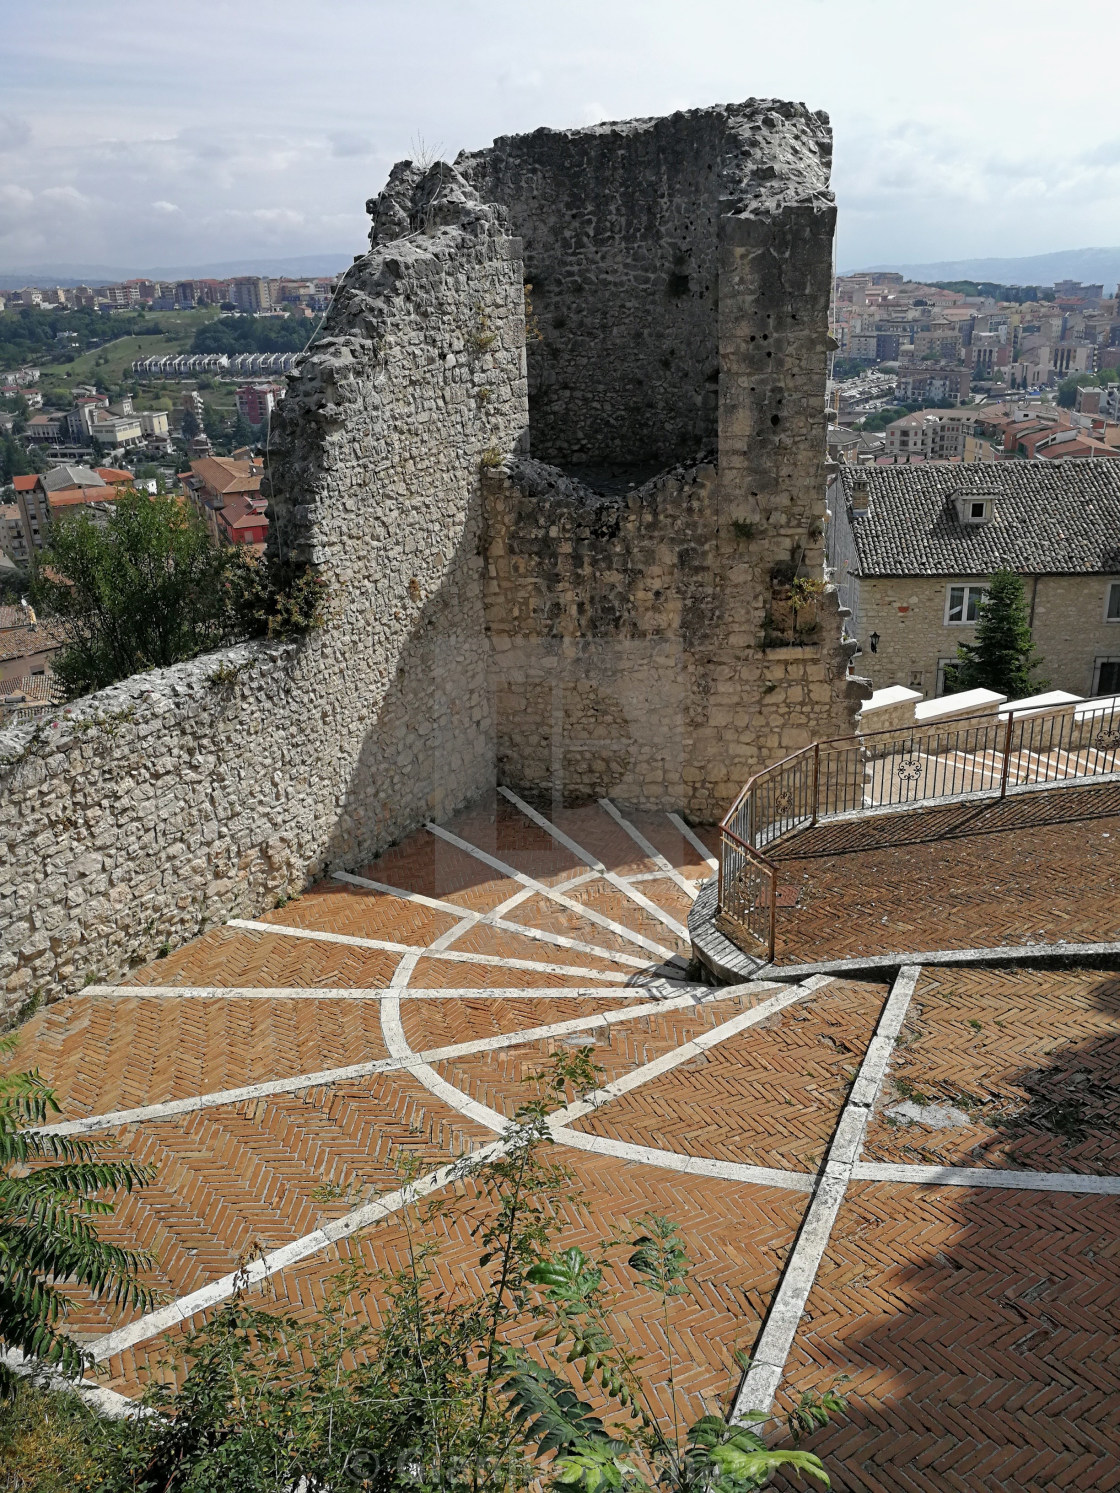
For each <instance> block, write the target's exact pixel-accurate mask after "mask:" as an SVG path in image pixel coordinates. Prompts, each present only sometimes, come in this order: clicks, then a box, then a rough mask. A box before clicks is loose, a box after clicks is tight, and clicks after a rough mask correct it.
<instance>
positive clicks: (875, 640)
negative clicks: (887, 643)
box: [867, 632, 879, 653]
mask: <svg viewBox="0 0 1120 1493" xmlns="http://www.w3.org/2000/svg"><path fill="white" fill-rule="evenodd" d="M867 641H868V642H869V643H870V644H871V651H872V653H878V651H879V634H878V633H877V632H873V633H872V634H871V636H870V637H869V638H868V640H867Z"/></svg>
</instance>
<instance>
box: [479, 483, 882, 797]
mask: <svg viewBox="0 0 1120 1493" xmlns="http://www.w3.org/2000/svg"><path fill="white" fill-rule="evenodd" d="M720 502H721V487H720V481H719V474H718V473H717V471H716V470H715V468H714V467H712V466H710V465H705V466H698V467H692V468H676V469H674V470H671V471H669V472H665V473H663V474H661V475H660V476H659V477H656V478H654V479H653V480H652V481H650V482H649V483H647V484H645V485H644V486H643V487H641V488H637V489H635V490H634V491H633V492H631V493H628V494H626V495H625V496H615V497H609V496H604V495H602V494H597V493H594V492H592V491H591V490H590V489H588V488H586V487H583V486H582V485H581V484H579V483H577V482H575V481H574V480H572V479H570V478H565V477H563V476H561V475H560V474H559V473H558V472H557V471H556V469H555V468H553V467H548V466H545V465H543V464H542V463H539V462H535V461H524V460H522V461H518V462H514V463H512V464H511V465H510V466H509V468H508V469H507V470H506V471H503V472H500V473H494V474H492V475H489V476H488V477H487V480H486V484H485V513H486V559H487V580H486V616H487V625H488V627H489V630H490V638H491V642H492V645H493V648H494V662H493V671H494V680H495V725H496V730H497V758H498V773H499V779H500V780H501V781H503V782H506V783H509V784H510V785H511V786H514V787H517V788H519V789H521V790H523V791H525V792H527V793H528V794H529V795H530V796H538V797H543V798H546V799H548V798H550V799H551V800H552V801H553V802H570V801H578V800H579V799H581V798H589V797H599V796H603V795H607V796H610V797H612V798H614V799H616V800H617V801H618V802H619V803H621V804H624V805H627V806H631V807H636V808H646V809H656V808H659V809H684V810H685V811H686V812H687V813H688V814H690V815H691V816H692V817H693V818H694V819H696V820H697V821H699V822H701V823H712V822H713V821H715V820H716V819H718V818H719V817H720V816H721V815H722V814H723V813H724V812H725V811H726V809H727V808H728V806H729V804H730V803H731V800H732V799H733V798H734V796H735V794H736V793H737V792H738V790H739V789H740V788H741V787H742V785H743V783H744V782H745V781H746V779H747V778H748V777H749V776H750V774H751V773H752V772H753V771H754V770H755V769H756V768H758V767H761V766H764V765H765V764H766V763H767V762H773V761H775V760H777V759H778V758H781V757H783V756H785V755H786V754H787V753H789V752H791V751H795V750H796V749H797V748H798V747H800V746H804V745H806V744H807V743H808V742H810V741H812V740H813V739H814V738H816V737H820V736H833V735H842V734H845V733H846V732H848V731H850V730H851V729H852V722H853V719H854V716H853V712H854V710H855V709H856V708H857V705H858V701H859V699H860V697H861V695H862V694H863V693H866V690H865V689H864V688H863V686H862V684H861V683H860V682H858V681H849V680H846V679H845V672H846V668H847V658H848V654H849V652H850V649H848V648H843V647H841V646H840V645H839V641H838V636H839V619H838V616H837V604H836V598H835V594H834V593H828V594H826V595H825V596H823V597H822V598H821V600H820V603H819V621H818V626H817V629H816V632H815V635H814V636H812V637H810V638H807V639H806V640H805V641H803V642H802V643H800V644H797V645H790V646H785V647H783V646H776V647H768V648H764V647H760V646H759V644H760V632H761V629H762V627H763V609H764V606H765V582H764V581H763V583H761V584H760V582H759V578H758V567H757V565H756V564H755V563H752V554H751V551H752V548H753V545H752V543H751V542H750V541H747V540H745V539H742V538H740V537H738V536H736V534H735V531H734V529H733V528H730V527H729V526H721V523H720V511H721V510H720Z"/></svg>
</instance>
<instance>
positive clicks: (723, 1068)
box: [576, 981, 886, 1171]
mask: <svg viewBox="0 0 1120 1493" xmlns="http://www.w3.org/2000/svg"><path fill="white" fill-rule="evenodd" d="M885 994H886V991H885V987H884V986H882V985H877V984H872V983H871V982H856V981H852V982H845V983H841V982H839V981H837V982H835V983H833V984H832V985H829V986H826V987H825V988H824V989H823V990H821V991H820V992H819V993H818V994H817V996H816V997H815V999H814V1000H813V1002H812V1003H811V1004H809V1005H801V1004H798V1005H793V1006H788V1007H786V1009H785V1010H784V1011H779V1012H777V1013H776V1014H775V1015H773V1016H769V1017H767V1018H766V1021H765V1023H764V1027H763V1028H762V1029H760V1028H759V1027H752V1028H750V1029H749V1030H748V1031H746V1032H744V1033H743V1034H742V1035H741V1036H739V1037H733V1038H731V1039H730V1040H729V1041H727V1042H725V1043H723V1044H721V1045H720V1046H719V1047H715V1048H712V1049H711V1050H710V1051H709V1052H706V1053H703V1054H701V1055H700V1056H699V1057H697V1058H694V1059H693V1060H692V1061H691V1062H689V1063H686V1064H684V1065H682V1066H681V1067H680V1068H676V1069H673V1071H672V1072H670V1073H666V1074H664V1075H663V1076H662V1077H660V1078H657V1079H654V1080H653V1081H652V1082H651V1083H648V1084H645V1085H643V1087H642V1088H640V1089H635V1090H634V1091H633V1093H630V1094H626V1095H624V1096H623V1097H622V1098H621V1099H617V1100H615V1101H614V1102H613V1103H612V1104H610V1105H608V1106H607V1107H606V1108H605V1109H603V1110H601V1111H599V1112H597V1113H595V1114H591V1115H588V1116H587V1117H586V1119H583V1120H579V1121H577V1122H576V1129H579V1130H585V1131H587V1132H589V1133H590V1134H593V1135H606V1136H610V1137H611V1138H612V1139H614V1140H621V1141H629V1142H632V1143H633V1144H636V1145H645V1146H659V1147H662V1148H664V1149H665V1150H669V1151H677V1152H680V1153H684V1154H687V1155H693V1156H709V1157H712V1158H714V1159H716V1160H719V1161H739V1162H746V1163H748V1164H752V1165H756V1166H776V1167H786V1168H790V1169H792V1170H794V1171H810V1170H812V1169H814V1168H815V1167H816V1166H817V1165H819V1163H820V1162H821V1160H822V1159H823V1156H824V1151H825V1149H826V1147H827V1145H828V1141H829V1139H830V1137H831V1135H832V1132H833V1130H834V1128H835V1125H836V1121H837V1118H838V1117H839V1113H840V1108H841V1106H842V1105H843V1103H844V1100H845V1098H846V1097H847V1093H848V1088H849V1083H850V1080H851V1079H852V1078H853V1077H854V1076H855V1073H856V1070H857V1069H858V1067H859V1064H860V1061H861V1059H862V1057H863V1054H864V1051H865V1050H866V1047H867V1043H868V1041H869V1040H870V1038H871V1034H872V1032H873V1030H874V1028H875V1024H876V1022H877V1021H878V1018H879V1013H880V1011H881V1010H882V1005H883V1000H884V997H885ZM727 1014H728V1015H730V1014H731V1013H730V1012H728V1013H727ZM725 1019H726V1017H725Z"/></svg>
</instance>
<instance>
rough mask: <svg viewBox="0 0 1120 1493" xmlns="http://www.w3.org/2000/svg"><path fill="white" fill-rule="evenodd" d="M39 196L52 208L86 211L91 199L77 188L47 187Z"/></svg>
mask: <svg viewBox="0 0 1120 1493" xmlns="http://www.w3.org/2000/svg"><path fill="white" fill-rule="evenodd" d="M39 196H40V198H41V199H42V201H43V202H46V203H49V204H50V205H51V206H52V207H63V208H71V209H78V210H81V211H84V210H85V209H86V208H88V207H89V206H90V198H88V197H87V196H86V194H85V193H84V192H79V191H78V189H77V187H46V188H45V189H44V190H43V191H42V192H40V193H39Z"/></svg>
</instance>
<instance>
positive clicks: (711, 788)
mask: <svg viewBox="0 0 1120 1493" xmlns="http://www.w3.org/2000/svg"><path fill="white" fill-rule="evenodd" d="M830 158H831V136H830V133H829V130H828V123H827V119H826V118H825V117H824V116H822V115H816V114H812V113H810V112H809V111H808V110H806V109H805V108H804V106H803V105H798V104H787V103H779V102H775V101H773V100H752V101H749V102H747V103H745V104H735V105H727V106H725V107H719V108H714V109H706V110H692V111H688V112H685V113H680V114H675V115H673V116H671V117H670V118H668V119H660V120H632V121H628V122H626V123H622V124H609V125H596V126H594V127H593V128H591V129H587V130H573V131H554V130H538V131H536V132H534V133H533V134H531V135H527V136H522V137H514V138H508V139H501V140H497V141H495V143H494V146H493V147H492V149H491V150H490V151H484V152H480V153H478V154H477V155H475V156H471V157H468V158H461V160H460V162H459V164H460V165H461V166H462V168H463V170H464V171H465V173H466V174H468V175H469V176H470V177H471V179H472V180H474V181H475V182H478V183H480V184H481V185H482V187H483V190H484V191H485V192H486V193H492V194H494V195H495V196H498V197H499V200H500V201H501V202H502V204H503V206H504V208H505V209H506V211H507V212H508V214H509V218H510V222H511V225H512V227H513V229H514V231H515V232H517V233H518V234H519V235H520V236H521V238H522V240H523V246H524V260H525V273H526V276H527V278H528V279H529V281H531V282H532V286H533V291H532V297H533V307H534V311H535V313H536V318H537V325H536V326H535V327H534V326H530V335H529V341H528V367H529V390H530V423H531V436H532V455H533V458H534V460H532V461H524V460H522V461H518V462H515V463H511V464H509V465H508V466H507V468H506V470H505V471H504V472H503V473H501V474H495V476H494V477H493V478H491V479H489V480H488V482H487V486H486V524H487V527H486V540H487V564H488V576H487V622H488V625H489V628H490V635H491V640H492V642H493V645H494V650H495V658H494V670H495V711H496V726H497V756H498V764H499V771H500V773H501V774H503V775H504V777H505V780H506V781H508V782H510V783H511V784H512V785H515V786H518V787H521V788H523V789H525V790H526V791H529V792H532V791H534V790H537V791H538V792H540V791H543V792H546V793H548V794H551V796H552V797H553V798H555V799H562V798H578V797H580V796H588V795H592V796H598V795H604V794H609V795H612V796H614V797H616V798H618V799H619V800H620V801H622V802H624V803H628V804H632V805H635V806H645V807H662V808H684V809H685V810H686V811H687V812H689V813H690V814H692V815H693V816H694V817H696V818H697V819H699V820H702V821H708V822H710V821H712V820H713V819H716V818H718V817H719V816H720V815H721V814H722V813H723V812H724V810H725V809H726V808H727V806H728V804H729V803H730V801H731V799H732V798H733V796H734V794H735V793H736V792H737V791H738V789H739V788H740V787H741V786H742V784H743V782H744V781H745V780H746V778H747V777H748V776H749V775H750V773H751V772H752V771H754V770H755V769H756V768H758V767H760V766H762V765H764V764H765V763H767V762H770V761H774V760H775V759H776V758H779V757H782V756H784V755H786V754H787V753H788V752H791V751H794V750H796V749H797V748H798V747H800V746H803V745H805V744H806V743H808V742H809V741H811V740H812V739H813V738H814V737H823V736H829V735H842V734H845V733H847V732H849V731H850V730H852V728H853V719H854V711H855V710H856V709H857V708H858V703H859V700H860V699H861V698H862V697H863V696H864V695H865V694H866V693H867V688H866V686H865V685H864V684H863V683H862V682H860V681H854V680H848V679H847V678H846V670H847V662H848V658H849V656H850V654H851V651H852V649H851V647H850V646H849V645H842V644H841V642H840V635H841V627H840V618H839V614H838V607H837V603H836V599H835V596H834V595H833V594H831V593H828V594H823V595H820V596H819V597H818V598H816V600H815V602H814V603H813V605H812V607H811V609H810V610H811V613H812V614H815V618H816V626H815V628H812V629H810V628H808V627H804V628H802V629H801V631H800V635H798V636H792V635H790V636H786V634H785V633H784V632H783V630H782V626H781V624H780V622H779V620H778V618H777V616H776V614H777V613H778V611H779V610H780V607H779V602H778V597H777V595H776V592H777V591H778V590H779V589H780V585H781V584H782V583H787V582H789V581H790V580H791V579H792V578H793V577H794V576H800V577H802V578H803V580H805V581H808V582H810V583H816V584H819V578H820V577H821V575H822V573H823V560H824V553H823V526H824V522H825V500H824V492H825V466H824V463H825V422H826V415H825V407H824V395H825V371H826V363H827V346H826V339H827V336H828V301H829V294H830V290H831V276H832V237H833V229H834V222H835V207H834V204H833V199H832V195H831V193H830V191H829V190H828V176H829V167H830ZM665 457H668V461H664V460H663V461H662V463H661V464H662V465H667V466H669V467H670V468H671V469H670V470H668V471H665V472H662V473H661V474H659V475H658V476H656V477H654V478H652V479H648V480H643V479H647V478H648V466H649V463H650V460H651V458H665ZM542 461H548V462H552V463H555V465H553V466H545V465H543V464H542ZM580 478H583V479H585V481H583V482H581V481H580V480H579V479H580Z"/></svg>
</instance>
